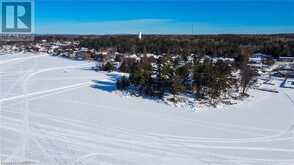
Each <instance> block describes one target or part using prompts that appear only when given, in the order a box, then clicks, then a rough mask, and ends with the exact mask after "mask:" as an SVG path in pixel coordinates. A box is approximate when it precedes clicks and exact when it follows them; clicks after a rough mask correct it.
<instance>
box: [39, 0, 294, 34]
mask: <svg viewBox="0 0 294 165" xmlns="http://www.w3.org/2000/svg"><path fill="white" fill-rule="evenodd" d="M35 22H36V24H35V29H36V33H43V34H44V33H45V34H46V33H47V34H53V33H54V34H128V33H138V32H139V31H141V32H143V33H149V34H191V33H194V34H223V33H254V34H255V33H290V32H292V33H293V32H294V0H149V1H148V0H137V1H135V0H116V1H115V0H36V1H35ZM192 27H194V28H192Z"/></svg>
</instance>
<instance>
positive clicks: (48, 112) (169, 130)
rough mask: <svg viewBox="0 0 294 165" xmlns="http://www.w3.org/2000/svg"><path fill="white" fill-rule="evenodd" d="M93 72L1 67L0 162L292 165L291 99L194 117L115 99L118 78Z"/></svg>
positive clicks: (56, 64) (293, 94)
mask: <svg viewBox="0 0 294 165" xmlns="http://www.w3.org/2000/svg"><path fill="white" fill-rule="evenodd" d="M92 65H94V64H92V63H89V62H84V61H72V60H68V59H63V58H59V57H51V56H46V55H42V56H37V55H21V54H18V55H17V56H16V55H7V56H1V57H0V72H1V74H0V84H1V86H0V87H1V88H0V90H1V97H0V103H1V116H0V124H1V125H0V154H1V160H2V162H4V161H5V162H23V161H29V162H33V163H36V164H48V165H52V164H54V165H55V164H56V165H65V164H69V165H75V164H83V165H91V164H93V165H97V164H99V165H102V164H103V165H109V164H118V165H122V164H126V165H133V164H134V165H141V164H142V165H149V164H150V165H154V164H156V165H160V164H161V165H166V164H175V165H178V164H181V165H184V164H187V165H192V164H193V165H194V164H195V165H207V164H209V165H214V164H215V165H231V164H232V165H239V164H244V165H251V164H252V165H293V164H294V105H293V102H292V101H291V100H293V99H294V90H293V89H281V88H279V90H280V91H281V92H280V93H266V92H262V91H252V94H253V95H254V96H255V97H254V98H251V99H250V100H247V101H244V102H241V103H240V104H237V105H232V106H225V107H221V108H218V109H213V108H208V109H207V111H204V112H191V111H187V110H185V109H182V108H179V107H178V108H176V107H171V106H168V105H165V104H163V103H161V102H156V101H154V100H148V99H142V98H136V97H129V96H123V95H122V94H120V93H119V92H116V91H115V79H116V78H117V76H118V74H117V73H105V72H94V71H91V70H90V69H89V68H91V66H92ZM26 107H27V108H28V109H26ZM26 120H27V121H26ZM26 129H28V130H27V131H25V130H26ZM24 143H26V144H24Z"/></svg>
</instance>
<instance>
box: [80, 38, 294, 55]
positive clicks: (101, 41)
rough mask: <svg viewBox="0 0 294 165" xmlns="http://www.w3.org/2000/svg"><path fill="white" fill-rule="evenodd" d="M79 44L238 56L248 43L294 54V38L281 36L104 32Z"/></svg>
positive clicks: (260, 49) (275, 52)
mask: <svg viewBox="0 0 294 165" xmlns="http://www.w3.org/2000/svg"><path fill="white" fill-rule="evenodd" d="M290 36H291V35H290ZM80 46H83V47H88V48H93V49H97V50H99V49H101V48H115V49H116V50H117V51H118V52H121V53H154V54H183V55H190V54H192V53H193V54H205V55H209V56H220V57H231V58H239V56H240V51H241V50H240V46H249V47H251V48H252V49H253V50H254V52H261V53H265V54H270V55H273V56H274V57H276V58H278V57H280V56H294V38H293V36H291V37H285V36H283V35H281V36H279V35H277V36H254V35H248V36H246V35H245V36H239V35H220V36H146V37H145V38H144V39H143V40H138V39H137V38H136V37H135V36H105V37H100V38H95V39H84V40H82V41H81V43H80Z"/></svg>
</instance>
